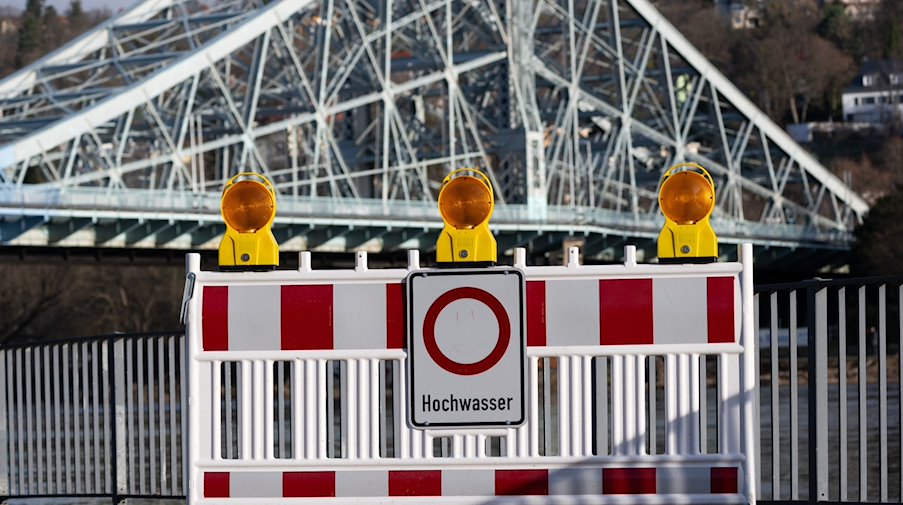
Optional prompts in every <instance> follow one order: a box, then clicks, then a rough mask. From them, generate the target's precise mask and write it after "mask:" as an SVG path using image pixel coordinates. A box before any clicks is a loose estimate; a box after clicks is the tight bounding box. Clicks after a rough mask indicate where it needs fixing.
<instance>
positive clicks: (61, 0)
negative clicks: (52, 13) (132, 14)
mask: <svg viewBox="0 0 903 505" xmlns="http://www.w3.org/2000/svg"><path fill="white" fill-rule="evenodd" d="M133 3H135V2H134V0H82V7H83V8H85V9H86V10H90V9H101V8H107V9H110V10H112V11H116V10H119V8H120V7H128V6H130V5H132V4H133ZM44 5H52V6H54V7H56V9H57V10H58V11H60V12H63V11H65V10H66V8H67V7H69V0H45V1H44ZM0 7H13V8H16V9H24V8H25V0H0Z"/></svg>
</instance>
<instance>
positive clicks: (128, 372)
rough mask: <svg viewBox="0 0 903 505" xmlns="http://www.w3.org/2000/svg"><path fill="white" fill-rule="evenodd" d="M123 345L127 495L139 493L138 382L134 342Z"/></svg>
mask: <svg viewBox="0 0 903 505" xmlns="http://www.w3.org/2000/svg"><path fill="white" fill-rule="evenodd" d="M123 345H125V367H124V368H125V384H126V389H125V402H126V412H127V413H128V414H127V420H126V421H127V422H128V425H127V427H128V428H127V430H126V433H127V434H128V452H129V457H128V460H129V465H128V469H129V487H128V493H129V494H138V492H139V484H138V481H137V478H138V475H140V473H139V472H138V471H137V470H138V465H137V463H136V461H135V452H136V451H135V436H136V434H137V433H138V429H137V426H136V425H135V415H136V412H137V410H138V409H137V408H136V406H135V403H136V401H137V399H136V398H135V396H136V394H135V384H136V383H137V381H138V378H137V377H136V376H135V375H136V374H135V367H134V363H135V361H134V357H135V340H133V339H128V340H125V341H124V344H123Z"/></svg>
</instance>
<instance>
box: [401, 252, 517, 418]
mask: <svg viewBox="0 0 903 505" xmlns="http://www.w3.org/2000/svg"><path fill="white" fill-rule="evenodd" d="M505 272H507V275H516V276H517V277H518V278H519V280H520V282H519V283H518V291H519V299H520V319H519V322H520V324H519V325H518V326H519V328H520V331H519V332H518V338H517V339H515V338H514V337H515V336H514V335H512V336H511V342H512V343H518V344H519V345H520V347H521V349H522V351H521V360H520V391H521V409H520V419H518V420H516V421H512V422H511V423H510V424H506V423H500V422H491V421H486V422H476V423H460V422H459V423H454V422H453V423H417V422H415V420H414V405H415V402H414V296H413V292H414V289H413V288H414V279H415V278H416V277H433V276H462V275H506V273H505ZM405 290H406V293H405V295H406V297H407V300H406V303H405V310H406V311H407V313H406V314H405V320H406V321H407V330H408V331H407V339H406V341H407V342H406V343H407V345H408V348H407V352H408V357H407V359H408V363H407V366H406V367H405V368H407V372H408V377H407V378H408V381H407V382H408V384H407V393H408V415H407V416H406V417H407V419H406V421H407V422H408V425H409V426H411V427H412V428H414V429H421V430H426V429H456V428H471V427H487V428H514V427H517V426H521V425H523V424H524V423H525V422H526V420H527V409H528V408H529V406H528V405H527V400H528V395H527V328H526V319H527V312H526V275H524V272H523V270H521V269H519V268H515V267H509V266H505V267H489V268H479V269H476V268H466V269H465V268H457V269H453V270H452V269H421V270H414V271H413V272H411V273H409V274H408V275H407V277H405ZM511 319H513V318H511ZM509 345H510V344H509Z"/></svg>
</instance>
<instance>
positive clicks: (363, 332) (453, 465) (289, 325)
mask: <svg viewBox="0 0 903 505" xmlns="http://www.w3.org/2000/svg"><path fill="white" fill-rule="evenodd" d="M634 254H635V253H634V250H633V248H630V247H628V248H627V249H626V250H625V256H626V261H625V263H624V264H623V265H604V266H583V265H579V264H578V263H577V254H576V250H572V251H570V254H569V261H568V264H567V266H557V267H548V266H546V267H528V266H526V265H525V264H524V263H525V262H524V257H525V253H524V252H523V251H522V250H518V251H517V253H516V254H515V258H514V259H515V261H514V266H515V268H516V269H517V271H520V272H522V274H523V277H524V279H525V283H524V286H525V290H524V293H523V300H524V301H525V307H524V309H525V310H523V312H524V313H525V315H524V316H523V318H522V320H520V321H519V320H518V317H517V316H516V315H514V314H508V316H507V317H499V314H498V312H496V314H495V317H497V318H499V319H498V327H499V328H502V327H503V326H505V325H506V324H510V330H511V331H510V333H511V338H510V342H508V341H507V340H506V341H505V343H506V345H507V346H512V345H517V339H516V337H517V335H518V331H519V330H518V328H521V327H522V328H523V329H524V331H523V333H524V334H525V335H524V336H525V343H526V347H525V355H526V357H525V358H524V360H523V363H524V365H523V368H524V370H525V372H524V375H523V381H524V386H523V389H524V391H525V392H526V395H525V406H524V411H525V416H524V419H523V422H522V423H519V422H518V421H517V419H516V416H515V418H514V419H515V420H514V421H509V424H508V425H504V424H501V425H499V424H498V423H496V424H492V425H491V426H480V424H481V423H480V422H476V421H477V420H479V419H482V418H478V417H476V416H475V415H474V416H471V414H470V413H467V412H468V409H470V410H472V411H484V410H499V409H501V408H502V405H503V404H504V406H505V408H507V407H508V406H509V405H511V402H512V401H513V403H517V400H516V399H514V400H512V399H511V398H490V399H486V398H483V399H484V400H486V402H483V403H480V400H481V394H482V391H480V390H473V391H464V392H458V393H453V394H452V395H450V396H448V395H446V396H443V397H441V398H440V397H438V396H429V397H428V396H427V395H425V394H421V395H420V396H419V397H417V398H416V399H417V400H419V401H420V402H421V403H422V405H420V404H416V403H414V402H412V398H413V396H412V394H413V393H412V391H414V389H412V387H413V386H411V385H410V378H411V377H410V375H411V374H412V373H415V374H416V373H421V372H417V371H416V370H417V369H416V368H412V364H411V363H408V361H409V360H410V359H412V357H411V355H410V354H409V352H410V351H411V349H409V343H408V342H406V341H405V333H406V331H405V327H406V325H412V324H415V321H414V319H415V317H413V314H414V313H416V312H417V310H420V309H416V310H414V309H412V307H413V305H411V306H408V305H406V304H407V303H409V302H411V300H407V299H406V290H410V289H411V288H410V287H405V286H406V285H405V280H406V279H407V278H408V277H409V276H415V275H419V274H418V272H421V271H422V270H421V269H420V267H419V260H418V256H417V254H416V252H412V253H411V256H410V259H409V266H408V268H407V269H385V270H383V269H380V270H370V269H368V268H367V265H366V254H365V253H358V263H357V266H356V268H355V269H353V270H322V271H319V270H312V269H311V268H310V256H309V253H302V256H301V268H300V269H299V270H297V271H285V270H277V271H271V272H207V271H201V270H200V268H199V266H200V261H199V257H198V256H197V255H189V258H188V276H189V283H188V287H187V289H186V306H185V308H186V311H185V314H186V322H187V326H186V328H187V336H188V346H189V350H188V366H189V380H190V384H189V394H190V397H191V400H190V402H189V409H190V413H189V443H190V445H189V464H188V472H189V476H188V479H189V483H190V485H189V492H188V501H189V503H192V504H207V503H230V504H244V503H247V504H252V503H262V502H266V503H282V502H283V501H281V499H282V498H285V500H286V501H284V502H285V503H288V502H294V500H297V499H299V498H320V499H327V498H328V499H329V500H330V501H329V502H330V503H333V502H335V503H352V502H354V503H359V502H360V500H362V499H363V500H364V502H367V501H368V500H373V501H380V502H381V503H384V502H385V500H386V499H391V498H392V497H407V499H410V497H417V502H418V503H456V504H457V503H483V502H492V503H515V502H517V503H522V502H525V500H526V502H529V503H532V502H536V503H539V502H542V503H613V502H614V503H623V502H627V501H629V502H630V503H754V502H755V485H754V482H755V468H756V467H755V464H754V461H753V459H754V455H755V452H754V440H753V438H752V435H753V423H754V417H753V414H754V408H753V405H754V403H753V402H754V392H755V391H756V390H755V376H754V372H753V361H752V360H753V356H754V354H753V353H754V348H753V345H754V343H755V341H754V338H755V337H754V331H753V323H754V321H753V312H752V300H753V298H752V271H751V268H752V265H751V247H749V246H744V247H743V250H742V254H741V258H742V262H739V263H708V264H698V265H641V264H637V263H636V261H635V256H634ZM509 270H510V269H509ZM445 272H447V271H445ZM512 272H514V271H513V270H512ZM409 286H410V285H409ZM414 286H415V290H414V296H420V294H419V293H422V292H423V291H422V288H419V287H416V286H418V285H417V284H414ZM486 289H487V290H488V291H491V289H489V288H486ZM408 295H409V293H408ZM481 296H482V295H481ZM443 303H446V304H447V303H448V302H443ZM489 305H491V304H489ZM472 306H476V305H472ZM406 307H407V309H406ZM443 307H444V305H443ZM468 307H471V306H468ZM490 308H491V307H490ZM412 310H413V312H412ZM493 310H495V309H493ZM439 311H440V312H441V307H440V310H439ZM434 316H435V314H434ZM406 317H408V318H410V319H411V320H408V321H406V320H405V318H406ZM509 319H510V320H509ZM427 320H429V318H427ZM503 320H504V321H503ZM432 324H437V323H435V320H433V321H432ZM442 324H445V323H442ZM456 324H457V323H456ZM462 324H463V323H462ZM409 327H410V326H409ZM417 328H420V327H419V326H417ZM462 328H464V327H463V326H462ZM425 333H426V332H425V331H424V334H425ZM501 333H502V331H501V329H500V330H499V334H500V335H501ZM462 338H463V337H462ZM506 338H507V337H506ZM463 341H464V342H465V343H466V342H468V341H467V340H466V339H464V340H463ZM501 341H502V339H501V338H500V339H499V342H501ZM747 341H748V343H749V344H750V345H747ZM417 345H420V344H417ZM417 345H415V347H414V348H413V349H414V350H416V349H418V348H419V347H417ZM442 345H448V344H442ZM499 345H500V344H497V347H498V346H499ZM490 347H491V346H490ZM418 352H419V351H418ZM487 352H488V351H487ZM413 356H414V358H413V359H417V360H420V359H424V357H420V356H426V354H423V355H417V354H416V353H415V354H414V355H413ZM506 359H508V358H506ZM510 359H519V358H516V357H515V358H510ZM437 364H438V363H437ZM492 364H494V362H493V363H491V364H490V366H492ZM713 365H714V366H713ZM439 366H442V365H441V364H440V365H439ZM412 370H414V372H412ZM465 375H466V374H465V373H462V374H461V378H460V380H461V381H465V380H467V378H466V377H464V376H465ZM477 375H479V374H477ZM450 376H451V377H454V376H455V375H454V373H452V375H450ZM418 380H423V378H422V377H421V379H418ZM462 383H463V382H462ZM514 390H517V388H516V387H514ZM512 396H515V397H516V396H517V395H516V394H515V395H512ZM659 397H661V398H659ZM475 400H476V401H477V404H479V407H477V404H474V403H473V401H475ZM491 400H492V401H494V402H493V403H494V405H493V403H490V401H491ZM712 403H714V406H715V409H714V412H715V414H714V415H712V414H711V413H709V412H708V406H709V405H711V404H712ZM418 405H419V406H420V408H422V409H429V410H430V414H431V415H438V416H440V417H441V416H444V415H445V413H446V412H447V413H448V415H449V418H452V417H453V416H452V415H451V413H452V411H455V413H457V414H458V415H459V416H463V418H465V419H471V418H472V419H473V420H474V422H472V423H470V424H468V422H467V421H466V420H465V421H461V422H459V421H457V420H456V421H454V423H459V425H456V426H444V427H442V428H435V427H430V425H429V422H427V423H426V426H421V428H418V427H415V426H414V425H417V424H418V423H417V422H416V420H415V422H412V421H411V419H409V418H410V417H411V416H410V411H411V409H412V408H417V407H418ZM434 407H435V409H434ZM438 410H441V412H439V413H438V414H437V412H438ZM462 412H464V413H463V414H462ZM481 414H485V412H481ZM431 419H432V418H431ZM454 423H452V424H454ZM490 424H491V423H490ZM659 432H660V433H661V435H659ZM536 496H541V497H542V498H531V497H536ZM398 499H399V500H403V499H404V498H398Z"/></svg>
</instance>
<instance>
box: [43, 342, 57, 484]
mask: <svg viewBox="0 0 903 505" xmlns="http://www.w3.org/2000/svg"><path fill="white" fill-rule="evenodd" d="M50 350H51V346H49V345H45V346H43V347H42V348H41V351H42V356H41V368H42V369H43V372H44V374H43V375H44V381H43V382H44V401H43V402H41V404H42V406H43V408H42V409H41V410H42V411H43V413H44V431H43V433H44V453H43V454H41V459H42V460H44V464H45V465H46V467H45V468H46V471H45V472H44V490H45V492H46V493H48V494H51V493H54V492H55V491H56V492H58V490H57V489H54V487H53V482H54V473H55V470H56V467H55V466H54V464H53V462H54V458H53V434H54V432H55V431H56V429H57V428H58V426H55V425H54V424H53V396H52V395H51V382H52V380H53V376H54V372H55V371H56V369H55V368H52V367H51V363H52V361H51V358H50Z"/></svg>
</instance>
